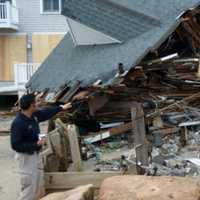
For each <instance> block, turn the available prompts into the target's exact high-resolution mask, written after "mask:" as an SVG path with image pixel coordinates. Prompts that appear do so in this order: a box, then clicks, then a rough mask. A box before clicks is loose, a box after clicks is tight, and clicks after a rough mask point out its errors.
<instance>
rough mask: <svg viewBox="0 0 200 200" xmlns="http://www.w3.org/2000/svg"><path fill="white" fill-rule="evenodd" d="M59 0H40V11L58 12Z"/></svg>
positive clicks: (59, 7)
mask: <svg viewBox="0 0 200 200" xmlns="http://www.w3.org/2000/svg"><path fill="white" fill-rule="evenodd" d="M60 12H61V0H41V13H43V14H45V13H47V14H48V13H49V14H51V13H60Z"/></svg>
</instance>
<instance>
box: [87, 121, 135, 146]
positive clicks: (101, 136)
mask: <svg viewBox="0 0 200 200" xmlns="http://www.w3.org/2000/svg"><path fill="white" fill-rule="evenodd" d="M131 128H132V124H131V123H125V124H122V125H119V126H117V127H114V128H110V129H108V130H107V131H103V132H101V133H98V134H94V135H92V136H89V137H87V138H85V139H84V141H85V142H88V143H95V142H98V141H101V140H105V139H107V138H109V137H112V136H115V135H120V134H123V133H126V132H127V131H130V130H131Z"/></svg>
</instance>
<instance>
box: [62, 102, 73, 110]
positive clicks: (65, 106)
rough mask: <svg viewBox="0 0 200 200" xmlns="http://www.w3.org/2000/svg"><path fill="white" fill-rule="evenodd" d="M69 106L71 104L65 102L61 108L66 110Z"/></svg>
mask: <svg viewBox="0 0 200 200" xmlns="http://www.w3.org/2000/svg"><path fill="white" fill-rule="evenodd" d="M71 107H72V104H71V103H66V104H64V105H62V108H63V110H68V109H70V108H71Z"/></svg>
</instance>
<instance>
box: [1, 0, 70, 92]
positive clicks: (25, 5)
mask: <svg viewBox="0 0 200 200" xmlns="http://www.w3.org/2000/svg"><path fill="white" fill-rule="evenodd" d="M61 9H62V0H0V95H5V94H17V92H18V91H19V90H23V89H24V85H25V83H26V82H27V80H28V79H29V78H30V76H31V75H32V74H33V73H34V72H35V70H36V69H37V68H38V67H39V66H40V63H42V62H43V61H44V60H45V59H46V58H47V57H48V55H49V54H50V52H51V51H52V50H53V49H54V48H55V47H56V46H57V44H58V43H59V42H60V41H61V39H62V38H63V36H64V35H65V33H66V32H67V31H68V26H67V23H66V18H65V17H64V16H62V15H61ZM55 67H56V66H55Z"/></svg>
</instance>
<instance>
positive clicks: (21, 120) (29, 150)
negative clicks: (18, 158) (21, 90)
mask: <svg viewBox="0 0 200 200" xmlns="http://www.w3.org/2000/svg"><path fill="white" fill-rule="evenodd" d="M60 111H62V108H61V107H53V108H46V109H41V110H39V111H37V112H35V113H34V114H33V115H32V118H28V117H26V116H25V115H24V114H22V113H21V112H19V113H18V114H17V116H16V118H15V119H14V121H13V122H12V125H11V147H12V149H13V150H15V151H16V152H18V153H26V154H33V153H34V152H38V151H39V150H40V148H41V147H40V146H38V145H37V142H38V139H39V134H40V128H39V123H40V122H43V121H46V120H48V119H50V118H52V117H53V116H54V115H56V114H57V113H58V112H60Z"/></svg>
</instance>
